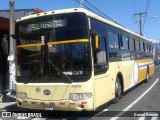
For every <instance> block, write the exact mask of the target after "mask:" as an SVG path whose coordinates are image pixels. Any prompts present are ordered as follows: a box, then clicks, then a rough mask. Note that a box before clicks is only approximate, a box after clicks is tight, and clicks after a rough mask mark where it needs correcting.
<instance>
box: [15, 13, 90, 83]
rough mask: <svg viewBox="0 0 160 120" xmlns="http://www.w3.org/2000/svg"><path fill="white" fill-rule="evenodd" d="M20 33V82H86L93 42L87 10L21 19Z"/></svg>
mask: <svg viewBox="0 0 160 120" xmlns="http://www.w3.org/2000/svg"><path fill="white" fill-rule="evenodd" d="M16 34H17V36H18V38H17V51H16V54H17V59H16V64H17V73H16V75H17V79H16V80H17V82H20V83H33V82H34V83H54V82H68V81H69V80H71V81H72V82H83V81H86V80H88V79H89V77H90V74H91V60H90V44H89V40H88V36H89V35H88V34H89V32H88V23H87V17H86V15H85V14H84V13H78V12H77V13H66V14H57V15H48V16H42V17H37V18H32V19H27V20H24V21H20V22H18V23H17V25H16ZM65 76H66V77H65ZM67 79H68V80H67Z"/></svg>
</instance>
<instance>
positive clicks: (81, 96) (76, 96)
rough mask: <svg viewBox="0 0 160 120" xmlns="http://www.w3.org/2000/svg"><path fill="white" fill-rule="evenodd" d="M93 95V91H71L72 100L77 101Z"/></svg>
mask: <svg viewBox="0 0 160 120" xmlns="http://www.w3.org/2000/svg"><path fill="white" fill-rule="evenodd" d="M91 96H92V93H71V94H70V100H72V101H74V102H77V101H80V100H84V99H88V98H90V97H91Z"/></svg>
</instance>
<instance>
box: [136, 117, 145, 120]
mask: <svg viewBox="0 0 160 120" xmlns="http://www.w3.org/2000/svg"><path fill="white" fill-rule="evenodd" d="M145 118H146V117H140V118H139V119H138V120H145Z"/></svg>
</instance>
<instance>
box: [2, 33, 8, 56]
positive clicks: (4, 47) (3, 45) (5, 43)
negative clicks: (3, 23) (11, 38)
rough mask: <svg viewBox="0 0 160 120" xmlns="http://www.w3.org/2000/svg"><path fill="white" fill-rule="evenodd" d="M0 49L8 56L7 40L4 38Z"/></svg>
mask: <svg viewBox="0 0 160 120" xmlns="http://www.w3.org/2000/svg"><path fill="white" fill-rule="evenodd" d="M2 48H3V52H4V54H5V55H8V40H7V37H6V36H4V38H3V40H2Z"/></svg>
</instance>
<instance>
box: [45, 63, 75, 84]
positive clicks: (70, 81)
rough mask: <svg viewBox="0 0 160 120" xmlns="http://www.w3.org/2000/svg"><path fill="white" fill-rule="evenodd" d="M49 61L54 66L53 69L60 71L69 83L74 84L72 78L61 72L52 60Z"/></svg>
mask: <svg viewBox="0 0 160 120" xmlns="http://www.w3.org/2000/svg"><path fill="white" fill-rule="evenodd" d="M47 61H48V62H49V63H50V64H51V65H52V67H54V68H55V70H56V71H58V72H59V73H60V74H61V75H62V76H64V77H65V78H66V79H67V80H68V81H69V83H72V82H73V81H72V80H71V78H69V77H68V76H67V75H66V74H64V73H63V71H61V70H60V69H59V68H58V67H57V66H56V65H55V64H54V63H53V62H52V61H51V60H47Z"/></svg>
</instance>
